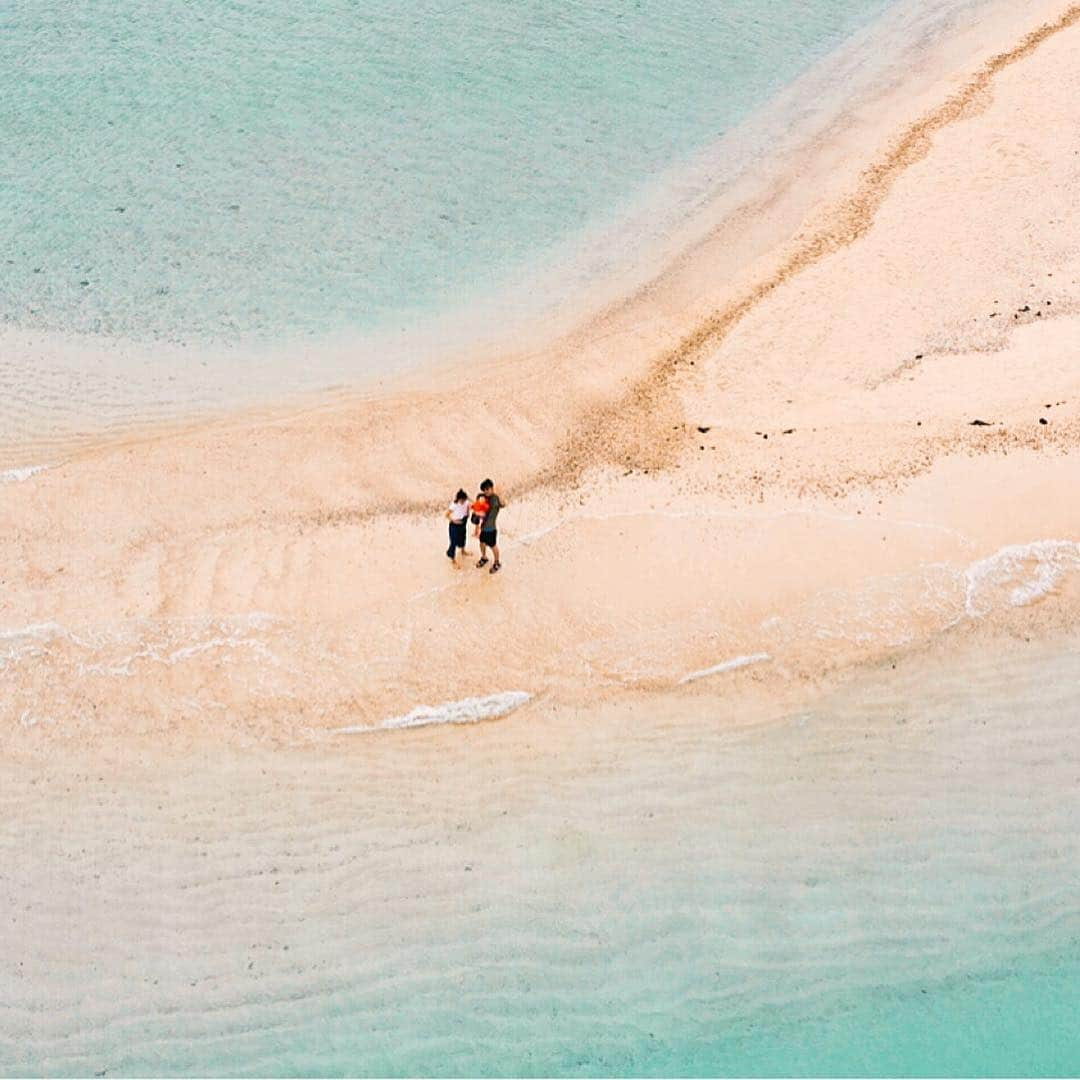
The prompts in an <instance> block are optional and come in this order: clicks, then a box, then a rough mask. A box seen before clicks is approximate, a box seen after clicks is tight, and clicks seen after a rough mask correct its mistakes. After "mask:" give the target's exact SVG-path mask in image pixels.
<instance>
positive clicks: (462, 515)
mask: <svg viewBox="0 0 1080 1080" xmlns="http://www.w3.org/2000/svg"><path fill="white" fill-rule="evenodd" d="M446 519H447V521H449V522H450V546H449V547H448V548H447V549H446V557H447V558H448V559H449V560H450V561H451V562H452V563H453V564H454V565H455V566H460V565H461V564H460V563H459V562H458V559H457V553H458V551H459V550H460V551H461V552H462V554H464V555H468V554H469V553H468V552H467V551H466V550H465V533H466V532H467V530H468V527H469V496H468V495H466V494H465V492H464V491H462V490H460V489H459V490H458V493H457V494H456V495H455V496H454V501H453V502H452V503H451V504H450V508H449V509H448V510H447V511H446Z"/></svg>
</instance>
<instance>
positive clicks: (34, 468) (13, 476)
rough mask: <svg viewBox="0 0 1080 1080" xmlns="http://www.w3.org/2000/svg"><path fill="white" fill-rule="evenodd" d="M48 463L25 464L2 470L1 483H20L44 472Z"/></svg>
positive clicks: (0, 473)
mask: <svg viewBox="0 0 1080 1080" xmlns="http://www.w3.org/2000/svg"><path fill="white" fill-rule="evenodd" d="M48 467H49V466H48V465H25V466H24V467H23V468H21V469H5V470H3V471H2V472H0V484H18V483H21V482H22V481H23V480H29V479H30V477H31V476H36V475H37V474H38V473H40V472H44V471H45V470H46V469H47V468H48Z"/></svg>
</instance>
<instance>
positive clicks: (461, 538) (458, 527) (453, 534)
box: [446, 521, 468, 559]
mask: <svg viewBox="0 0 1080 1080" xmlns="http://www.w3.org/2000/svg"><path fill="white" fill-rule="evenodd" d="M467 529H468V525H467V524H466V523H465V522H464V521H451V522H450V546H449V547H448V548H447V549H446V554H447V556H448V557H449V558H451V559H452V558H453V557H454V556H455V555H456V554H457V549H458V548H461V550H462V551H464V550H465V532H466V530H467Z"/></svg>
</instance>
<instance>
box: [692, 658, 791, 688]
mask: <svg viewBox="0 0 1080 1080" xmlns="http://www.w3.org/2000/svg"><path fill="white" fill-rule="evenodd" d="M771 659H772V657H771V656H770V655H769V654H768V653H765V652H759V653H750V654H749V655H748V656H735V657H732V658H731V659H730V660H724V661H722V662H721V663H719V664H713V666H712V667H707V668H702V669H701V670H700V671H691V672H690V673H689V674H688V675H684V676H683V677H682V678H681V679H680V680H679V684H678V685H679V686H683V685H685V684H686V683H691V682H697V680H698V679H707V678H708V677H709V676H710V675H722V674H723V673H724V672H725V671H735V670H736V669H737V668H743V667H749V666H750V665H751V664H761V663H764V662H765V661H766V660H771Z"/></svg>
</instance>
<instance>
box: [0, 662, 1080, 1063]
mask: <svg viewBox="0 0 1080 1080" xmlns="http://www.w3.org/2000/svg"><path fill="white" fill-rule="evenodd" d="M1078 685H1080V650H1078V649H1077V646H1076V644H1075V643H1074V644H1072V645H1065V646H1061V647H1054V648H1042V647H1036V646H1031V647H1030V648H1025V647H1024V646H1023V645H1020V646H1016V645H1013V644H1009V645H1008V646H1007V647H1006V648H1002V649H995V650H993V651H986V650H981V651H979V652H975V653H971V654H966V655H962V656H959V657H957V656H956V655H951V656H948V657H944V658H940V659H933V658H929V659H927V658H917V659H912V660H909V661H907V662H905V663H902V664H900V665H898V667H897V669H896V670H895V671H894V670H892V669H891V668H886V669H884V670H880V671H874V672H868V673H866V674H865V675H862V676H860V677H859V678H858V679H857V680H856V681H855V682H853V683H852V684H850V685H849V686H847V687H846V688H844V689H843V690H841V691H839V692H837V693H834V694H832V695H831V696H829V697H827V698H824V699H822V700H820V701H818V702H817V703H815V704H814V705H812V706H811V707H808V708H807V709H806V710H805V711H802V712H800V713H798V714H796V715H789V716H786V717H784V718H783V719H781V720H778V721H776V722H773V723H769V724H766V725H765V726H756V727H753V728H748V729H744V730H742V731H738V730H732V728H731V723H732V721H735V720H738V718H739V713H738V712H737V711H734V710H732V708H731V707H730V706H728V705H726V704H725V701H724V699H723V698H717V699H715V700H714V702H709V701H708V700H703V699H701V698H692V699H686V700H685V701H684V702H683V703H681V704H679V703H676V704H674V705H670V703H669V704H668V705H665V706H664V707H663V708H664V711H663V712H662V713H661V714H657V713H656V712H655V708H654V707H655V702H650V701H649V699H646V698H641V699H638V700H637V701H635V702H634V703H632V704H628V705H627V706H626V711H625V713H619V714H618V715H617V723H616V724H615V726H614V727H613V726H612V716H613V715H615V714H608V715H607V716H606V718H597V720H598V722H597V723H596V724H595V725H594V724H593V723H592V721H591V719H590V718H586V719H590V722H589V723H588V724H586V725H584V726H582V727H580V728H576V729H575V731H574V733H573V734H572V735H570V736H569V737H568V736H567V735H566V733H565V732H563V733H561V734H560V733H557V732H556V733H545V724H546V723H547V722H548V721H547V720H546V719H545V717H544V715H543V714H542V713H540V714H537V713H535V712H534V713H531V714H524V713H523V714H521V716H522V719H521V721H520V722H521V723H522V724H525V723H528V724H529V725H532V729H531V730H532V731H533V736H532V737H531V738H529V739H528V741H529V743H530V748H529V749H527V750H521V749H516V750H512V752H505V751H506V747H507V746H513V745H515V744H514V738H515V736H514V734H513V728H512V723H513V722H512V721H511V722H504V723H503V724H496V725H493V726H490V727H488V728H480V729H475V730H473V731H464V732H462V731H460V729H459V730H458V731H443V732H440V733H430V732H429V733H428V734H426V735H424V734H418V733H394V734H391V735H389V736H386V737H384V736H382V735H375V736H369V737H364V738H367V739H368V741H367V742H366V743H355V742H354V743H351V744H350V746H351V747H352V750H353V752H352V753H349V754H345V756H343V757H332V756H327V755H326V754H324V753H321V752H320V753H318V754H315V755H313V756H306V755H302V756H300V757H299V758H297V757H294V756H293V755H288V754H286V755H284V756H282V757H277V758H275V757H266V756H257V757H253V758H250V759H246V760H245V759H237V758H234V757H231V756H230V757H226V758H222V759H220V760H218V761H216V762H211V763H209V764H208V766H207V767H206V768H204V769H200V770H196V771H195V772H194V773H193V776H192V777H189V778H187V779H182V778H180V777H178V776H176V775H170V774H169V773H164V774H162V775H161V777H160V779H159V780H157V781H156V782H155V783H154V784H153V786H152V787H151V788H150V790H149V792H148V793H144V794H143V795H142V796H138V797H137V796H136V795H135V794H132V793H131V792H128V793H126V794H125V791H124V789H123V785H122V784H119V785H118V783H117V781H116V780H114V779H113V778H112V777H111V776H110V775H109V774H108V773H104V774H102V772H101V771H100V770H98V769H95V770H94V771H93V772H91V773H88V774H85V775H84V776H82V777H81V781H79V782H76V781H72V779H71V778H70V777H67V778H64V777H61V776H59V775H57V774H55V773H54V772H50V773H48V774H42V775H40V776H38V777H37V780H36V781H35V783H34V785H33V786H31V785H30V784H29V783H28V779H27V777H26V776H25V775H24V776H22V777H18V776H12V775H10V774H9V775H7V776H5V782H4V784H3V785H2V787H0V791H2V800H3V810H4V820H5V821H6V822H8V823H9V826H8V828H7V831H6V832H4V833H0V836H3V838H4V847H3V852H2V854H3V867H4V870H3V873H2V875H0V882H2V884H3V890H4V895H5V903H6V905H7V910H9V912H11V913H12V918H11V920H10V923H9V922H8V921H7V920H5V924H4V927H3V929H2V930H0V945H3V949H2V950H0V956H2V957H3V960H2V961H0V963H3V964H4V965H5V966H6V968H8V969H9V970H7V971H5V972H4V974H5V975H6V976H7V979H6V981H7V985H8V986H9V991H8V993H7V994H6V995H5V997H6V1002H5V1009H3V1010H0V1072H5V1073H12V1072H15V1073H23V1072H26V1073H34V1074H38V1073H48V1074H52V1075H60V1074H70V1073H94V1072H99V1071H100V1070H102V1069H106V1070H107V1071H108V1074H109V1075H115V1074H146V1073H151V1074H153V1073H164V1074H206V1073H211V1074H215V1073H217V1074H220V1073H226V1074H238V1075H265V1074H270V1075H278V1074H284V1075H293V1074H314V1075H343V1074H345V1075H347V1074H360V1075H402V1074H420V1075H426V1074H452V1075H458V1074H462V1075H502V1074H524V1075H604V1074H628V1075H683V1074H687V1075H699V1074H721V1075H731V1074H734V1075H775V1074H789V1073H791V1074H797V1075H807V1074H835V1075H863V1074H870V1075H880V1074H887V1075H982V1074H985V1075H1070V1074H1075V1073H1076V1072H1077V1070H1078V1068H1080V1029H1078V1028H1077V1026H1076V1024H1075V1016H1076V1015H1077V1014H1078V1010H1080V903H1078V898H1080V785H1078V783H1077V778H1078V775H1080V756H1078V749H1077V742H1076V728H1077V723H1078V722H1080V697H1078V696H1077V691H1076V687H1077V686H1078ZM601 719H602V721H603V722H600V720H601ZM519 734H520V733H519ZM73 791H74V792H76V793H77V794H76V795H73V794H72V792H73ZM75 798H78V806H79V810H78V813H77V814H76V813H74V812H73V811H72V810H71V808H72V807H73V806H74V805H75V803H73V802H72V800H73V799H75ZM61 803H62V804H63V805H64V806H65V807H66V808H68V813H69V815H70V816H69V817H67V818H65V817H64V816H63V815H61V814H60V813H59V811H58V805H59V804H61ZM155 806H156V808H157V809H156V811H155V810H154V807H155ZM28 808H29V809H28ZM12 822H16V823H17V824H18V828H17V829H16V828H14V827H12V826H11V825H10V823H12ZM59 822H65V824H63V825H61V824H58V823H59ZM43 885H44V887H43Z"/></svg>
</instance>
